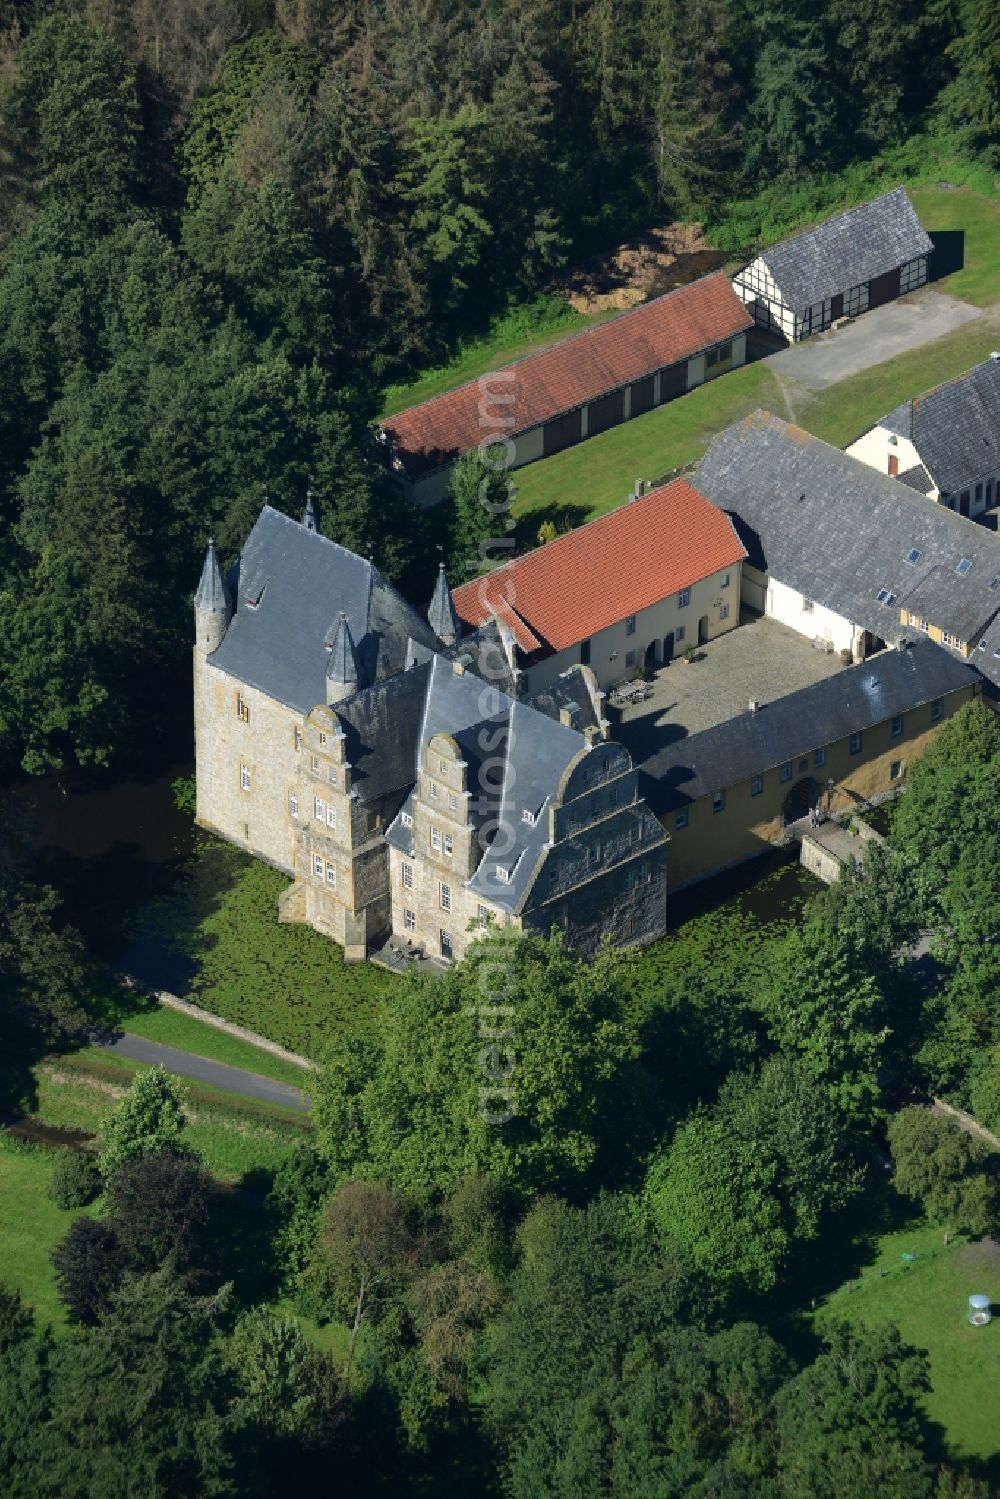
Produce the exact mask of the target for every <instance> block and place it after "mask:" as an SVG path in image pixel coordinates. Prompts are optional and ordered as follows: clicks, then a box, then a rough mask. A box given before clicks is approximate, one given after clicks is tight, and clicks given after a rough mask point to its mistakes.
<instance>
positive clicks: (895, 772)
mask: <svg viewBox="0 0 1000 1499" xmlns="http://www.w3.org/2000/svg"><path fill="white" fill-rule="evenodd" d="M902 775H903V762H902V760H893V762H892V764H891V765H890V766H889V779H890V781H898V780H901V779H902Z"/></svg>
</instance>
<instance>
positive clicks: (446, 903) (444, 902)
mask: <svg viewBox="0 0 1000 1499" xmlns="http://www.w3.org/2000/svg"><path fill="white" fill-rule="evenodd" d="M438 904H439V905H440V907H441V909H442V911H450V910H451V886H450V885H446V884H445V882H444V880H441V881H439V883H438Z"/></svg>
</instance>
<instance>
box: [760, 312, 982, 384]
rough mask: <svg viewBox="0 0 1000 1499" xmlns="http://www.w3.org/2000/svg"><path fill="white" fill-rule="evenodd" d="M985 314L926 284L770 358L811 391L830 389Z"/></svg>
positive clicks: (773, 364) (781, 373)
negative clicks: (903, 296) (844, 325)
mask: <svg viewBox="0 0 1000 1499" xmlns="http://www.w3.org/2000/svg"><path fill="white" fill-rule="evenodd" d="M982 316H983V311H982V309H981V308H979V307H970V305H969V304H968V302H961V301H959V299H958V298H957V297H949V296H946V295H945V294H944V293H943V292H939V291H933V290H932V289H931V288H930V287H924V288H923V289H922V290H920V291H918V292H914V293H913V294H912V295H911V296H909V297H906V298H905V300H903V301H902V302H889V303H888V304H887V305H886V306H885V307H876V309H875V311H874V312H866V313H865V314H864V316H863V317H859V318H856V319H855V320H854V321H853V322H851V323H848V324H847V326H846V327H844V328H838V329H837V330H836V331H835V332H829V333H822V334H820V335H819V336H818V337H816V338H807V339H804V340H803V342H802V343H800V344H792V346H791V347H790V348H787V349H782V350H781V351H780V352H779V353H777V354H771V355H769V356H768V358H767V359H766V360H765V363H766V364H768V365H769V366H770V367H771V369H773V370H774V372H775V373H776V374H777V375H778V376H779V377H787V378H789V379H792V380H797V381H798V382H799V384H800V385H805V386H807V387H808V389H809V390H825V389H826V388H827V386H830V385H836V383H837V381H838V380H843V379H845V378H846V377H847V376H848V375H856V374H858V373H859V372H860V371H861V370H866V369H869V368H870V367H871V366H872V365H873V364H882V363H883V361H884V360H886V359H892V357H893V356H894V355H895V354H903V353H905V352H906V351H907V350H909V349H919V348H920V347H921V345H923V344H927V343H931V342H932V340H933V339H935V338H941V337H942V335H943V334H945V333H951V332H952V331H953V330H954V329H955V328H961V327H962V326H963V324H965V323H970V322H972V321H973V320H974V319H975V318H981V317H982Z"/></svg>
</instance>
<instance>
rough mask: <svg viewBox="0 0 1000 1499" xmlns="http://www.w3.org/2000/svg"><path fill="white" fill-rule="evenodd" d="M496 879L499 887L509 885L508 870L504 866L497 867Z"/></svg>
mask: <svg viewBox="0 0 1000 1499" xmlns="http://www.w3.org/2000/svg"><path fill="white" fill-rule="evenodd" d="M497 879H498V880H499V881H500V884H501V885H509V884H510V870H509V869H508V867H507V865H506V864H498V865H497Z"/></svg>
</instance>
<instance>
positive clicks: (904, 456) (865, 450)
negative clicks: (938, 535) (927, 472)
mask: <svg viewBox="0 0 1000 1499" xmlns="http://www.w3.org/2000/svg"><path fill="white" fill-rule="evenodd" d="M890 437H891V438H893V442H890V441H889V439H890ZM847 452H848V453H850V455H851V457H852V458H859V459H860V460H861V462H862V463H867V465H868V467H869V468H874V469H877V470H878V472H879V473H880V474H888V472H889V458H890V456H892V455H895V457H897V458H898V459H899V469H900V473H902V472H903V470H904V469H908V468H913V467H915V465H916V464H918V463H919V462H920V454H919V453H918V452H917V450H916V448H915V447H914V446H913V443H912V442H911V441H910V440H909V438H908V437H896V435H895V433H892V432H890V431H889V429H888V428H887V427H873V428H872V430H871V431H870V432H865V433H864V435H863V436H861V437H859V438H858V440H857V442H852V443H851V445H850V447H849V448H848V449H847ZM937 498H938V491H937V490H936V489H935V490H932V491H931V499H934V500H936V499H937Z"/></svg>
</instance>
